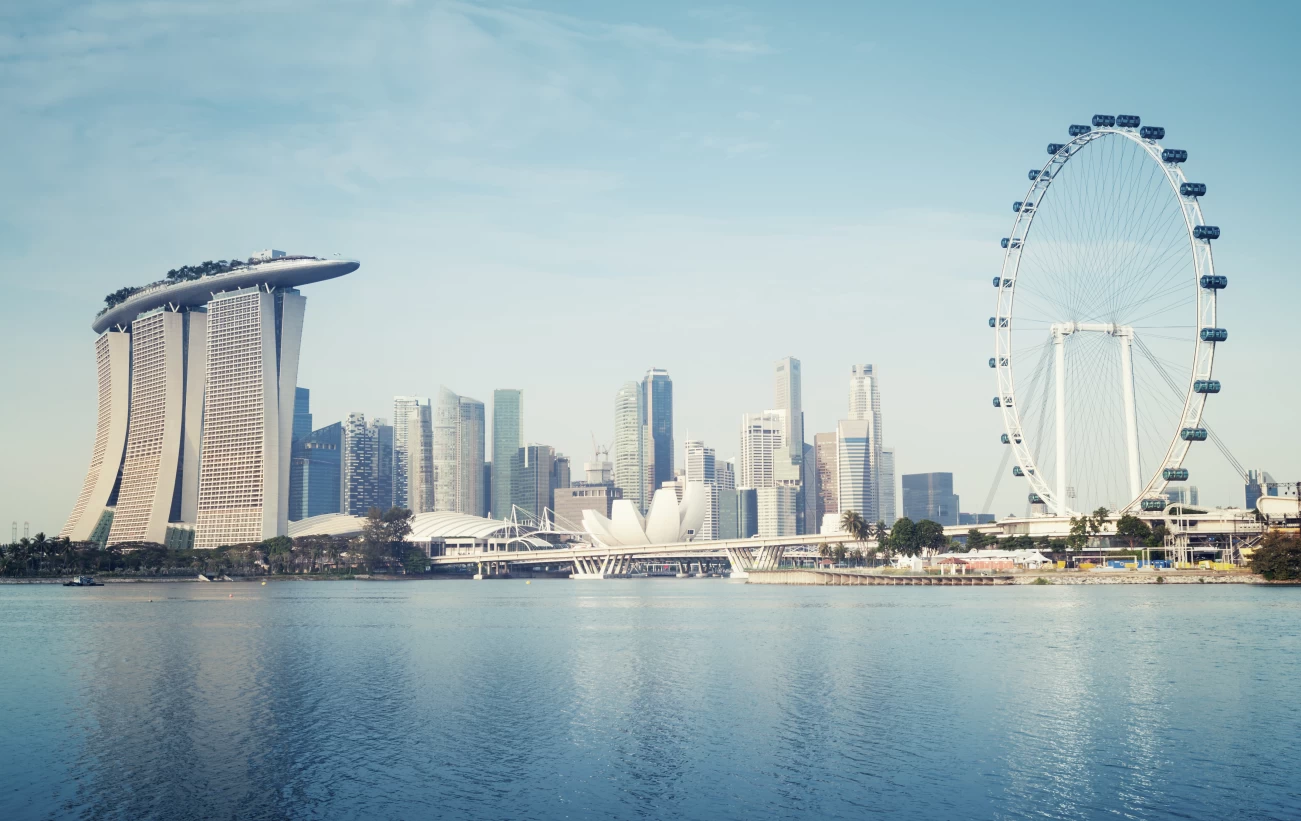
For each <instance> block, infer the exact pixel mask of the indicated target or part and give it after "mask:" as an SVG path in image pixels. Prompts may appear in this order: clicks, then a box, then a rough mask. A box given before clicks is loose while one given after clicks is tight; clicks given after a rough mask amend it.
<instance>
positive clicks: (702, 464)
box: [682, 439, 726, 540]
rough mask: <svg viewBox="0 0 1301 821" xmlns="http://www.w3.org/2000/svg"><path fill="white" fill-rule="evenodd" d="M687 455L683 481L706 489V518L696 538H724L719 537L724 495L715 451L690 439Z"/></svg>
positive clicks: (696, 440)
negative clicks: (719, 480) (721, 505)
mask: <svg viewBox="0 0 1301 821" xmlns="http://www.w3.org/2000/svg"><path fill="white" fill-rule="evenodd" d="M685 454H686V472H685V474H684V475H683V477H682V478H683V481H684V482H686V483H695V484H701V485H704V487H705V517H704V519H703V520H702V521H701V524H700V530H698V531H697V532H696V534H695V538H696V539H697V540H710V539H719V538H722V537H721V536H720V535H719V534H720V532H721V531H720V525H719V517H720V515H721V511H720V509H719V506H720V504H721V500H722V495H721V494H720V493H719V484H718V461H717V458H716V457H715V454H714V449H713V448H711V447H706V446H705V443H704V442H701V441H700V440H698V439H688V440H687V444H686V451H685ZM724 464H726V463H724Z"/></svg>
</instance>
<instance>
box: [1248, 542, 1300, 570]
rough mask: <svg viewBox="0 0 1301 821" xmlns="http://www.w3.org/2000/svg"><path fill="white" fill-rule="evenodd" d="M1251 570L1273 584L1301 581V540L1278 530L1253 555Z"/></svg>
mask: <svg viewBox="0 0 1301 821" xmlns="http://www.w3.org/2000/svg"><path fill="white" fill-rule="evenodd" d="M1251 570H1252V572H1253V573H1259V574H1260V575H1262V576H1264V577H1265V578H1266V579H1267V580H1269V581H1271V582H1294V581H1301V539H1298V538H1297V537H1296V536H1291V535H1288V534H1286V533H1281V532H1279V531H1277V530H1275V531H1273V532H1271V533H1268V534H1266V536H1265V538H1264V539H1263V540H1262V541H1261V543H1260V547H1258V548H1256V550H1255V551H1254V552H1253V553H1252V554H1251Z"/></svg>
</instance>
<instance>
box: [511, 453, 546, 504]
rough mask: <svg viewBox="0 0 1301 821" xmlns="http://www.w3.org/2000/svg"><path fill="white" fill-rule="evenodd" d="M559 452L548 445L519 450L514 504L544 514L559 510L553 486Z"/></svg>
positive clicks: (514, 470) (513, 472) (513, 480)
mask: <svg viewBox="0 0 1301 821" xmlns="http://www.w3.org/2000/svg"><path fill="white" fill-rule="evenodd" d="M555 457H556V451H555V449H554V448H551V447H548V446H547V445H526V446H524V447H522V448H520V449H519V450H517V451H516V452H515V461H514V463H513V464H512V465H511V483H512V485H511V504H513V505H515V506H516V507H518V508H519V509H520V510H521V511H522V512H523V513H527V514H532V515H533V516H537V517H539V518H540V517H542V516H544V515H545V513H546V509H547V508H551V509H552V510H554V509H555V493H554V488H552V486H551V471H552V462H554V461H555Z"/></svg>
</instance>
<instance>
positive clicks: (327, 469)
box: [289, 422, 343, 522]
mask: <svg viewBox="0 0 1301 821" xmlns="http://www.w3.org/2000/svg"><path fill="white" fill-rule="evenodd" d="M342 460H343V424H342V423H341V422H335V423H334V424H332V425H326V426H325V427H323V428H319V429H317V430H314V431H312V432H311V433H309V434H308V435H307V436H304V437H303V438H302V439H299V440H297V441H295V442H294V454H293V457H292V459H291V461H290V468H289V470H290V480H289V486H290V488H292V493H291V494H290V496H289V521H291V522H297V521H300V520H302V519H308V518H311V517H312V516H320V515H322V514H325V513H338V512H339V510H340V504H341V502H342V499H343V489H342V487H341V485H340V479H341V476H342V471H343V461H342Z"/></svg>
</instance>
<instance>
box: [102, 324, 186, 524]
mask: <svg viewBox="0 0 1301 821" xmlns="http://www.w3.org/2000/svg"><path fill="white" fill-rule="evenodd" d="M205 320H206V316H205V315H204V313H203V311H201V310H194V311H188V312H185V313H177V312H175V311H168V310H165V309H162V308H159V309H156V310H154V311H151V312H149V313H147V314H144V315H143V316H140V317H138V318H137V319H136V320H135V321H134V322H132V323H131V399H130V414H129V417H128V418H129V419H130V435H129V436H128V438H127V442H126V453H125V454H124V457H123V460H122V478H121V480H120V484H119V487H118V494H117V505H116V510H115V511H114V515H113V523H112V526H111V528H110V530H109V536H108V544H122V543H125V542H155V543H162V542H164V541H165V540H166V538H167V526H168V523H169V522H182V521H193V520H194V502H195V499H194V494H193V492H192V489H197V482H198V469H199V461H198V460H199V432H200V430H201V423H200V419H201V414H202V399H201V397H202V396H203V389H204V361H203V354H204V331H205V326H206V322H205ZM187 422H188V423H189V425H188V430H187V429H186V423H187ZM187 440H190V441H187ZM187 490H189V491H191V492H190V493H186V491H187ZM186 497H188V498H186ZM187 503H188V504H187ZM187 514H188V517H189V518H188V519H187V518H185V517H186V515H187Z"/></svg>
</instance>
